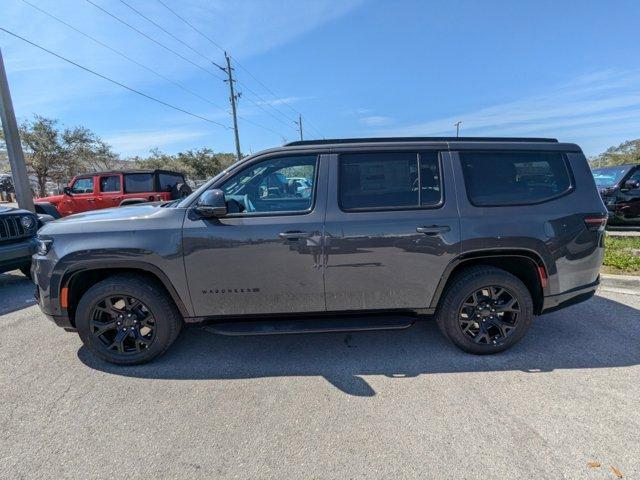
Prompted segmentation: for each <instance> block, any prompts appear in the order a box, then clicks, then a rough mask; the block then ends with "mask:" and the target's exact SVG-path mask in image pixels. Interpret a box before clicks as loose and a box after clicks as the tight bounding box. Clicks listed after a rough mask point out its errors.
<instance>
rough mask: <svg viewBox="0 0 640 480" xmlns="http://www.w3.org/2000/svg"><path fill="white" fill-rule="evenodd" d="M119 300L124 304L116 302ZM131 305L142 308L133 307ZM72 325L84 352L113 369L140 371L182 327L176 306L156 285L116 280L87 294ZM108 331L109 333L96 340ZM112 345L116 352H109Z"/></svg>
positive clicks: (119, 277)
mask: <svg viewBox="0 0 640 480" xmlns="http://www.w3.org/2000/svg"><path fill="white" fill-rule="evenodd" d="M118 298H122V300H117V301H114V300H115V299H118ZM125 298H126V299H127V300H125ZM129 299H131V300H129ZM135 301H138V303H140V304H141V307H139V308H136V307H133V305H134V303H135ZM125 302H127V303H126V304H125ZM109 305H111V307H112V308H109ZM125 305H126V306H125ZM130 307H131V309H130ZM129 317H131V318H129ZM75 320H76V329H77V330H78V334H79V335H80V339H81V340H82V342H83V343H84V345H85V346H86V347H87V349H88V350H89V351H90V352H91V353H93V354H94V355H95V356H97V357H99V358H101V359H103V360H105V361H107V362H110V363H114V364H117V365H138V364H141V363H146V362H149V361H151V360H153V359H154V358H156V357H158V356H160V355H162V354H163V353H164V352H165V351H166V350H167V349H168V348H169V347H170V346H171V344H172V343H173V342H174V341H175V339H176V338H177V337H178V333H179V332H180V328H181V326H182V318H181V316H180V313H179V312H178V310H177V308H176V306H175V304H174V303H173V301H172V299H171V298H170V297H169V296H168V295H167V294H166V293H165V291H164V290H163V289H162V288H161V287H160V286H159V285H158V284H157V283H156V282H154V281H153V280H149V279H147V278H145V277H141V276H130V275H127V276H124V275H114V276H112V277H109V278H107V279H105V280H102V281H101V282H99V283H97V284H95V285H94V286H92V287H91V288H90V289H89V290H87V292H86V293H85V294H84V295H83V296H82V298H81V299H80V302H79V303H78V308H77V309H76V314H75ZM118 321H119V322H120V323H118ZM134 322H135V324H134ZM118 325H119V326H118ZM107 326H109V327H110V328H109V329H108V330H107V331H105V333H104V334H102V335H98V333H100V331H101V330H102V329H103V328H105V327H107ZM145 329H148V330H149V331H148V332H147V330H145ZM143 334H144V335H143ZM111 342H113V345H115V346H113V345H111V348H109V344H110V343H111Z"/></svg>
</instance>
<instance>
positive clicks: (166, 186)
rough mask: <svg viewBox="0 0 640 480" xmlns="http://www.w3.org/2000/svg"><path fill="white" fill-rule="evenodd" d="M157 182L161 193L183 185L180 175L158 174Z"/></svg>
mask: <svg viewBox="0 0 640 480" xmlns="http://www.w3.org/2000/svg"><path fill="white" fill-rule="evenodd" d="M158 180H159V181H160V190H161V191H163V192H170V191H171V189H173V187H175V186H176V184H178V183H184V178H183V177H182V175H176V174H175V173H160V174H158Z"/></svg>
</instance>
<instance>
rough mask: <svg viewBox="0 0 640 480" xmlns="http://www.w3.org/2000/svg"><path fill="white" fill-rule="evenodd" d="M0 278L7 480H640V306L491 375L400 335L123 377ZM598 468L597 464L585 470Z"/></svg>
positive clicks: (159, 364)
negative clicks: (607, 479)
mask: <svg viewBox="0 0 640 480" xmlns="http://www.w3.org/2000/svg"><path fill="white" fill-rule="evenodd" d="M32 294H33V287H32V285H31V284H30V283H29V282H28V281H27V280H25V279H24V277H22V276H21V275H20V274H19V273H13V274H10V275H0V422H2V427H1V428H0V478H2V479H17V478H25V479H31V478H43V479H45V478H46V479H52V478H55V479H66V478H70V479H71V478H72V479H91V478H127V479H138V478H140V479H142V478H144V479H148V478H158V479H164V478H188V479H196V478H206V479H214V478H251V479H257V478H261V479H262V478H273V479H289V478H290V479H325V478H326V479H329V478H331V479H333V478H335V479H348V478H366V479H377V478H396V479H405V478H420V479H431V478H433V479H449V478H450V479H493V478H497V479H506V478H514V479H516V478H517V479H520V478H527V479H528V478H536V479H546V478H549V479H562V478H567V479H603V478H611V479H615V478H616V476H615V474H614V472H613V470H612V469H611V467H615V468H616V469H618V471H619V472H620V473H622V474H623V475H624V477H623V478H630V479H633V478H640V433H639V432H640V366H639V365H640V340H639V339H640V295H637V294H635V295H634V294H623V293H613V292H607V291H600V292H599V294H598V296H596V297H595V298H593V299H592V300H590V301H588V302H586V303H583V304H580V305H576V306H573V307H570V308H568V309H566V310H564V311H560V312H555V313H552V314H549V315H545V316H542V317H540V318H538V319H537V320H536V322H535V323H534V325H533V327H532V329H531V330H530V332H529V334H528V335H527V336H526V337H525V339H524V340H523V341H522V342H521V343H520V344H518V345H517V346H515V347H514V348H513V349H511V350H509V351H507V352H504V353H502V354H499V355H494V356H487V357H477V356H472V355H468V354H465V353H462V352H460V351H459V350H457V349H455V348H454V347H453V346H451V345H450V344H449V343H448V342H447V341H445V340H444V339H443V338H442V336H441V335H440V334H439V332H438V330H437V328H436V326H435V323H434V322H424V323H419V324H416V325H415V326H414V327H412V328H410V329H407V330H403V331H393V332H365V333H352V334H315V335H291V336H274V337H224V336H219V335H215V334H212V333H210V332H208V331H207V330H205V329H203V328H200V327H189V328H186V329H185V330H183V332H182V334H181V336H180V338H179V339H178V341H177V343H176V344H175V345H174V346H173V347H172V348H171V349H170V350H169V352H168V353H167V354H166V355H165V356H163V357H162V358H160V359H159V360H157V361H155V362H153V363H151V364H148V365H143V366H137V367H116V366H113V365H109V364H106V363H104V362H101V361H99V360H96V359H95V358H93V357H92V356H91V355H90V354H89V352H88V351H87V350H86V349H85V348H84V347H83V346H82V344H81V342H80V340H79V338H78V336H77V335H76V334H72V333H67V332H64V331H63V330H62V329H60V328H58V327H56V326H55V325H53V324H51V323H50V322H48V321H47V320H46V319H45V318H44V317H43V316H42V315H41V313H40V312H39V310H38V307H37V306H35V304H34V302H33V300H32ZM588 462H596V463H594V464H592V465H596V464H600V466H598V467H594V468H592V467H590V466H588Z"/></svg>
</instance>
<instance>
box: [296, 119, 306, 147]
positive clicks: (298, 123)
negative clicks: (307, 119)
mask: <svg viewBox="0 0 640 480" xmlns="http://www.w3.org/2000/svg"><path fill="white" fill-rule="evenodd" d="M295 123H296V125H298V128H299V129H300V141H303V140H304V138H302V115H300V114H298V121H297V122H295Z"/></svg>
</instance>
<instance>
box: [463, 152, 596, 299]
mask: <svg viewBox="0 0 640 480" xmlns="http://www.w3.org/2000/svg"><path fill="white" fill-rule="evenodd" d="M502 148H504V147H502ZM509 148H511V147H509ZM554 148H555V151H557V150H558V149H561V150H562V151H563V153H564V154H565V156H566V158H567V160H568V163H569V165H570V168H571V171H572V175H573V189H572V190H571V191H570V192H569V193H567V194H565V195H564V196H562V197H559V198H556V199H553V200H550V201H547V202H544V203H539V204H535V205H524V206H522V205H520V206H499V207H477V206H474V205H472V204H471V202H470V201H469V198H468V196H467V191H466V188H465V185H464V175H463V171H462V166H461V163H460V158H459V152H461V153H464V150H465V149H468V150H483V149H486V150H490V149H491V147H490V146H489V145H469V146H468V147H466V148H465V149H459V150H458V152H453V165H454V169H455V172H456V179H457V181H458V182H459V185H460V188H458V189H457V194H458V205H459V210H460V220H461V232H462V253H463V255H464V254H467V253H470V252H481V251H498V252H499V251H510V250H526V251H529V252H531V253H532V254H535V255H537V256H538V257H539V258H540V259H541V260H542V261H543V263H544V266H545V268H546V270H547V274H548V276H549V285H548V287H547V289H546V290H545V295H556V294H559V293H562V292H566V291H568V290H571V289H573V288H577V287H580V286H583V285H587V284H590V283H593V282H595V281H596V280H597V278H598V274H599V269H600V266H601V264H602V258H603V256H604V245H603V234H602V233H601V232H592V231H588V230H587V229H586V227H585V223H584V217H585V215H588V214H598V215H604V214H606V208H605V207H604V204H603V203H602V200H601V198H600V195H599V194H598V191H597V189H596V186H595V182H594V180H593V176H592V175H591V171H590V169H589V166H588V164H587V161H586V159H585V157H584V155H583V154H582V152H581V151H580V149H579V148H578V147H577V146H573V145H565V144H549V145H535V146H532V145H526V144H525V145H515V144H514V145H513V148H512V149H513V150H518V149H521V150H554ZM494 149H495V147H494ZM487 175H491V172H487Z"/></svg>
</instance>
